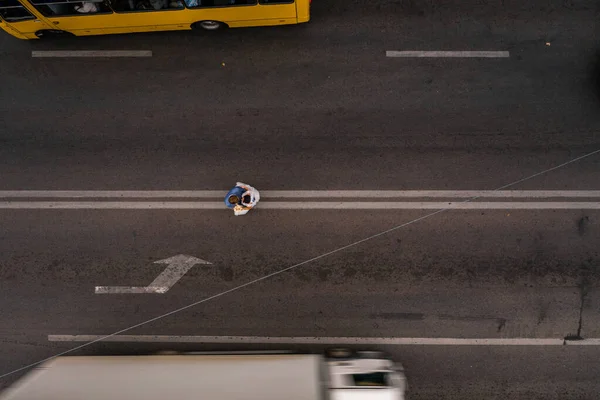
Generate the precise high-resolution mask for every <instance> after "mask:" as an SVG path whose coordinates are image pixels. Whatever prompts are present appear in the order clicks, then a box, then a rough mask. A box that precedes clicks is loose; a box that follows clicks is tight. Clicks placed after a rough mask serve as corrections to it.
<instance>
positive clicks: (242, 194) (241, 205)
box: [225, 182, 260, 216]
mask: <svg viewBox="0 0 600 400" xmlns="http://www.w3.org/2000/svg"><path fill="white" fill-rule="evenodd" d="M259 200H260V193H258V190H256V189H255V188H253V187H252V186H250V185H247V184H245V183H242V182H236V184H235V187H234V188H233V189H231V190H230V191H229V192H227V195H226V196H225V205H226V206H227V208H233V213H234V214H235V215H236V216H237V215H245V214H247V213H248V211H250V210H251V209H252V208H254V206H256V204H257V203H258V201H259Z"/></svg>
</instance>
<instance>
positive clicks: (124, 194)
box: [0, 189, 600, 199]
mask: <svg viewBox="0 0 600 400" xmlns="http://www.w3.org/2000/svg"><path fill="white" fill-rule="evenodd" d="M225 193H227V189H223V190H0V198H47V199H51V198H54V199H59V198H68V199H76V198H115V199H116V198H139V199H150V198H219V199H220V198H222V197H223V196H224V195H225ZM261 194H263V197H272V198H303V199H304V198H318V199H328V198H346V197H348V198H477V197H482V198H580V197H585V198H593V197H600V190H298V191H295V190H261Z"/></svg>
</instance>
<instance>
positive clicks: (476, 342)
mask: <svg viewBox="0 0 600 400" xmlns="http://www.w3.org/2000/svg"><path fill="white" fill-rule="evenodd" d="M103 337H104V336H102V335H48V341H50V342H90V341H94V340H98V339H101V338H103ZM102 341H103V342H142V343H155V342H158V343H236V344H327V345H353V344H362V345H442V346H448V345H450V346H563V345H564V344H565V340H564V339H562V338H560V339H554V338H542V339H531V338H510V339H508V338H507V339H500V338H498V339H496V338H492V339H489V338H481V339H476V338H468V339H465V338H403V337H341V336H339V337H311V336H294V337H275V336H179V335H114V336H109V337H107V338H105V339H103V340H102ZM580 342H583V341H580Z"/></svg>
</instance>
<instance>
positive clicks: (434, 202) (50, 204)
mask: <svg viewBox="0 0 600 400" xmlns="http://www.w3.org/2000/svg"><path fill="white" fill-rule="evenodd" d="M225 193H227V189H224V190H172V191H169V190H106V191H105V190H4V191H0V209H46V210H64V209H80V210H81V209H83V210H110V209H115V210H118V209H140V210H152V209H161V210H164V209H192V210H222V209H223V200H222V199H223V196H224V194H225ZM261 196H262V198H261V203H260V205H259V206H258V207H257V209H261V210H340V211H341V210H441V209H445V210H452V209H456V210H482V209H486V210H509V209H512V210H597V209H600V190H300V191H292V190H290V191H287V190H264V191H261Z"/></svg>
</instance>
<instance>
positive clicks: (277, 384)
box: [0, 352, 406, 400]
mask: <svg viewBox="0 0 600 400" xmlns="http://www.w3.org/2000/svg"><path fill="white" fill-rule="evenodd" d="M373 356H375V358H373ZM405 388H406V381H405V376H404V373H403V370H402V367H401V366H400V365H399V364H395V363H393V362H392V361H391V360H390V359H389V358H387V357H384V356H383V355H380V353H371V352H368V353H366V354H361V353H360V352H358V353H356V354H351V353H350V352H347V353H344V354H341V353H338V354H332V357H324V356H322V355H317V354H252V355H250V354H249V355H223V354H204V355H194V354H184V355H152V356H90V357H80V356H76V357H58V358H55V359H53V360H51V361H48V362H46V363H44V364H41V365H40V366H39V367H37V368H36V369H35V370H34V371H32V372H30V373H29V374H27V375H25V376H24V377H23V378H22V379H21V380H19V381H18V382H16V383H15V384H14V385H13V386H11V387H10V388H8V389H7V390H6V391H5V392H3V393H0V400H107V399H111V400H136V399H139V400H164V399H171V400H179V399H202V400H283V399H285V400H403V399H404V392H405Z"/></svg>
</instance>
